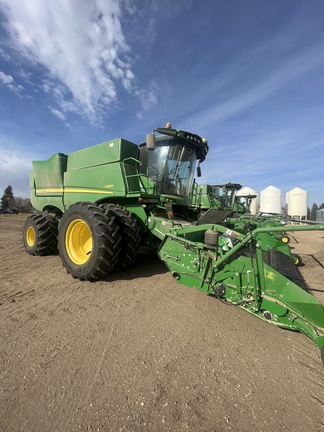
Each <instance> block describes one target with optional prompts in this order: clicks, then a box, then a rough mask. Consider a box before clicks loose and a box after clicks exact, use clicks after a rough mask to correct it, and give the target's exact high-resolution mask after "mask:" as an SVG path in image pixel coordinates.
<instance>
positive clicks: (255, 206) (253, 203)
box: [236, 186, 259, 216]
mask: <svg viewBox="0 0 324 432" xmlns="http://www.w3.org/2000/svg"><path fill="white" fill-rule="evenodd" d="M236 196H237V197H239V198H240V202H241V203H242V204H244V205H246V204H247V203H249V202H250V206H249V209H248V210H250V213H251V214H252V215H254V216H255V215H257V214H258V211H259V196H258V194H257V192H256V191H255V190H253V189H251V188H250V187H248V186H245V187H244V188H243V189H240V190H238V191H237V192H236ZM252 196H255V198H251V197H252Z"/></svg>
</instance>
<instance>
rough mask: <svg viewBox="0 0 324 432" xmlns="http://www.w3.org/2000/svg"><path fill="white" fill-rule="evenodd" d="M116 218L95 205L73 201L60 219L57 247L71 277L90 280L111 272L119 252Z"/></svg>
mask: <svg viewBox="0 0 324 432" xmlns="http://www.w3.org/2000/svg"><path fill="white" fill-rule="evenodd" d="M120 241H121V238H120V235H119V227H118V225H117V224H116V222H115V217H110V216H109V215H106V214H105V209H104V208H103V207H101V206H98V205H96V204H92V203H87V202H79V203H76V204H73V205H72V206H71V207H70V208H69V209H68V210H67V211H66V212H65V213H64V214H63V217H62V219H61V223H60V228H59V235H58V248H59V252H60V257H61V260H62V264H63V266H64V267H65V268H66V270H67V272H68V273H69V274H71V275H72V276H73V277H74V278H78V279H80V280H93V279H99V278H100V277H103V276H104V275H106V274H107V273H109V272H111V271H112V270H113V269H114V267H115V265H116V263H117V261H118V257H119V254H120V251H121V249H120Z"/></svg>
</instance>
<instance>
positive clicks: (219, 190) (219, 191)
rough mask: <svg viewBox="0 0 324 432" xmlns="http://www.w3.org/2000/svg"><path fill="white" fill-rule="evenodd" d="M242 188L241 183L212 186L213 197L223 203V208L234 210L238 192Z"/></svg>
mask: <svg viewBox="0 0 324 432" xmlns="http://www.w3.org/2000/svg"><path fill="white" fill-rule="evenodd" d="M241 187H242V185H241V184H239V183H227V184H224V185H212V187H211V188H212V196H213V198H215V199H216V200H218V201H219V202H220V203H221V207H222V208H229V209H233V208H234V202H235V196H236V192H237V191H238V190H240V189H241Z"/></svg>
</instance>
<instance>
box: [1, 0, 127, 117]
mask: <svg viewBox="0 0 324 432" xmlns="http://www.w3.org/2000/svg"><path fill="white" fill-rule="evenodd" d="M0 4H1V5H3V6H4V8H3V12H4V13H5V14H6V17H7V19H8V23H7V28H8V29H9V31H10V33H11V35H12V42H13V43H16V49H18V50H19V51H20V53H21V54H22V55H23V56H25V57H26V59H27V58H28V59H29V61H30V59H32V61H33V62H34V63H35V65H37V64H38V65H41V66H42V67H43V68H45V70H47V72H48V76H49V78H47V80H46V82H45V81H44V85H43V90H44V91H45V92H46V91H47V92H48V91H49V89H53V87H54V86H56V85H57V83H58V82H59V83H61V85H60V91H59V97H58V101H59V103H60V104H61V107H60V108H61V110H62V111H65V112H66V111H73V112H77V113H79V114H83V115H86V116H88V117H89V118H90V119H91V120H92V121H93V122H95V121H96V119H97V118H98V115H99V117H100V113H101V110H102V107H103V106H104V107H108V106H109V105H110V104H112V103H113V102H114V101H115V100H116V98H117V96H118V92H119V91H120V90H119V89H118V83H120V84H121V85H122V88H124V89H125V90H126V91H127V92H132V90H133V86H134V80H135V76H134V74H133V72H132V70H131V67H132V65H131V61H130V57H129V55H130V50H129V46H128V45H127V43H126V42H125V37H124V33H123V29H122V26H121V18H122V12H121V7H120V2H119V1H118V0H109V1H108V0H95V1H91V2H89V1H85V0H70V1H68V2H66V1H64V0H56V1H53V2H44V1H43V0H33V1H32V2H31V1H29V0H21V1H20V2H12V1H11V0H0ZM43 70H44V69H43ZM6 77H7V75H1V79H2V80H4V79H7V80H8V79H9V78H6Z"/></svg>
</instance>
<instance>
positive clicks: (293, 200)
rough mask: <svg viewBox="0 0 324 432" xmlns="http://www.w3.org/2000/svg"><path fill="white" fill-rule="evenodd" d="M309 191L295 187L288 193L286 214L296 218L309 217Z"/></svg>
mask: <svg viewBox="0 0 324 432" xmlns="http://www.w3.org/2000/svg"><path fill="white" fill-rule="evenodd" d="M307 198H308V195H307V192H306V191H305V190H303V189H301V188H300V187H295V188H294V189H292V190H290V191H289V192H287V193H286V215H287V216H289V217H292V218H295V219H306V218H307Z"/></svg>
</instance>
